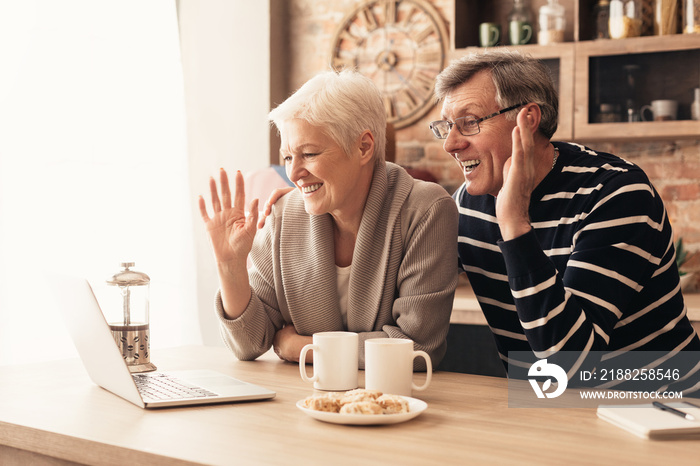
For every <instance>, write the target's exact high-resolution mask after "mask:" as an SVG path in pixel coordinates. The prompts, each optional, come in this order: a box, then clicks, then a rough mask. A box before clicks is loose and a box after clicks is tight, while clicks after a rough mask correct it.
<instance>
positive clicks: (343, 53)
mask: <svg viewBox="0 0 700 466" xmlns="http://www.w3.org/2000/svg"><path fill="white" fill-rule="evenodd" d="M447 40H448V35H447V29H446V27H445V24H444V22H443V20H442V17H441V16H440V13H439V12H438V11H437V10H436V9H435V7H433V6H432V5H431V4H430V3H429V2H428V1H427V0H393V1H392V0H370V1H364V2H362V3H361V4H360V6H359V7H357V8H356V9H355V10H354V11H353V12H351V13H350V14H348V15H347V16H346V17H345V19H344V20H343V21H342V23H341V24H340V27H339V28H338V30H337V32H336V34H335V36H334V38H333V42H332V44H333V48H332V52H331V66H332V67H333V69H335V70H340V69H343V68H354V69H356V70H358V71H359V72H360V73H362V74H364V75H366V76H368V77H370V78H371V79H372V80H373V81H374V82H375V83H376V84H377V87H379V90H380V91H381V93H382V96H383V98H384V108H385V110H386V116H387V120H388V122H389V123H392V124H393V125H394V127H395V128H397V129H398V128H403V127H405V126H408V125H410V124H412V123H414V122H415V121H417V120H418V119H419V118H421V117H422V116H423V115H425V114H426V113H427V112H428V110H430V109H431V108H432V107H433V106H434V105H435V101H434V98H433V90H434V83H435V77H436V76H437V75H438V73H440V71H442V68H443V67H444V65H445V56H446V52H447Z"/></svg>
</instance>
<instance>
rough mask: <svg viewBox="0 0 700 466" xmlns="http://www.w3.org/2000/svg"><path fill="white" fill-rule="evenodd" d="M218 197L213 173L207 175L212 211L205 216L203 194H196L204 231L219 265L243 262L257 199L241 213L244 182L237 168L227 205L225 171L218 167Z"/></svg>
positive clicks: (249, 246) (250, 244)
mask: <svg viewBox="0 0 700 466" xmlns="http://www.w3.org/2000/svg"><path fill="white" fill-rule="evenodd" d="M219 183H220V185H221V200H219V193H218V191H217V186H216V180H215V179H214V177H211V178H210V179H209V190H210V192H211V204H212V208H213V210H214V214H213V215H212V216H211V217H209V215H208V213H207V207H206V203H205V202H204V198H203V197H202V196H199V212H200V214H201V215H202V220H203V221H204V224H205V225H206V227H207V233H208V234H209V239H210V241H211V245H212V247H213V249H214V256H215V257H216V260H217V262H218V263H219V266H220V267H221V266H224V267H227V268H228V267H232V268H235V267H236V266H238V267H240V266H245V263H246V260H247V257H248V253H249V252H250V250H251V249H252V247H253V239H254V238H255V232H256V224H257V221H258V200H257V199H254V200H253V202H251V203H250V208H249V210H250V213H249V214H248V216H247V217H246V214H245V184H244V181H243V175H242V174H241V172H240V171H237V172H236V185H235V194H234V198H233V205H231V190H230V188H229V182H228V175H227V174H226V171H225V170H224V169H223V168H222V169H221V170H220V171H219Z"/></svg>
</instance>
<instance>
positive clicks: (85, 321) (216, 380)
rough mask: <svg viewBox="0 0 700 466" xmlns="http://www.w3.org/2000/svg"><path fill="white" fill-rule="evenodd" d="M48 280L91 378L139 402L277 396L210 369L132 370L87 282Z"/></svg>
mask: <svg viewBox="0 0 700 466" xmlns="http://www.w3.org/2000/svg"><path fill="white" fill-rule="evenodd" d="M49 283H50V284H51V285H52V288H54V292H55V293H56V296H57V298H58V303H59V305H60V307H61V309H62V311H63V315H64V318H65V322H66V326H67V328H68V331H69V332H70V335H71V338H72V339H73V343H74V344H75V347H76V349H77V350H78V353H79V354H80V358H81V360H82V362H83V365H84V366H85V369H86V370H87V372H88V374H89V376H90V378H91V379H92V381H93V382H94V383H95V384H97V385H99V386H100V387H102V388H104V389H105V390H108V391H110V392H112V393H114V394H115V395H118V396H120V397H122V398H124V399H125V400H127V401H130V402H131V403H133V404H135V405H137V406H140V407H142V408H164V407H175V406H190V405H203V404H212V403H229V402H238V401H253V400H267V399H270V398H274V397H275V395H276V393H275V392H273V391H270V390H268V389H266V388H263V387H259V386H257V385H254V384H251V383H247V382H244V381H242V380H238V379H235V378H233V377H230V376H228V375H226V374H222V373H220V372H216V371H211V370H184V371H170V372H165V371H154V372H143V373H134V374H132V373H130V372H129V368H128V367H127V364H126V361H124V358H123V356H122V354H121V351H119V348H118V347H117V344H116V343H115V341H114V337H113V336H112V332H111V331H110V329H109V325H108V324H107V321H106V320H105V318H104V315H103V313H102V310H101V308H100V305H99V303H98V301H97V298H96V297H95V293H94V292H93V289H92V287H91V286H90V283H89V282H88V280H86V279H85V278H81V277H69V276H56V277H52V278H51V279H50V281H49ZM156 386H158V387H160V388H156Z"/></svg>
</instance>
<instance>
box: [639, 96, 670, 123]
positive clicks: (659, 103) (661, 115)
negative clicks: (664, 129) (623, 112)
mask: <svg viewBox="0 0 700 466" xmlns="http://www.w3.org/2000/svg"><path fill="white" fill-rule="evenodd" d="M649 113H651V118H649V116H648V114H649ZM640 114H641V116H642V120H643V121H667V120H675V119H676V117H677V116H678V101H677V100H668V99H665V100H652V101H651V105H644V106H642V108H641V110H640Z"/></svg>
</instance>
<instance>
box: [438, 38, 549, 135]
mask: <svg viewBox="0 0 700 466" xmlns="http://www.w3.org/2000/svg"><path fill="white" fill-rule="evenodd" d="M484 70H486V71H489V72H490V73H491V79H492V80H493V84H494V85H495V86H496V103H497V104H498V105H499V106H500V107H501V108H507V107H510V106H511V105H518V104H519V103H522V102H534V103H536V104H537V105H539V107H540V111H541V112H542V119H541V121H540V126H539V128H538V129H539V131H540V133H542V134H544V135H545V136H546V137H547V138H548V139H551V137H552V135H554V133H555V132H556V130H557V124H558V119H559V97H558V96H557V91H556V89H555V87H554V83H553V81H552V77H551V76H550V74H549V69H548V68H547V67H546V66H545V65H544V64H543V63H542V62H541V61H539V60H537V59H534V58H532V57H530V56H525V55H523V54H521V53H519V52H516V51H513V50H493V51H487V52H485V53H472V54H470V55H467V56H464V57H462V58H459V59H457V60H454V61H453V62H452V63H450V65H449V66H448V67H447V68H445V69H444V70H443V71H442V72H441V73H440V74H439V75H438V77H437V79H436V82H435V96H436V97H437V99H438V100H441V99H444V98H445V96H447V95H448V94H450V93H451V92H453V91H454V90H455V89H457V88H458V87H459V86H461V85H462V84H464V83H465V82H467V81H468V80H470V79H471V78H473V77H474V75H476V74H477V73H479V72H481V71H484ZM516 116H517V112H515V111H511V112H507V114H506V117H507V118H508V119H509V120H514V119H515V118H516Z"/></svg>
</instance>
